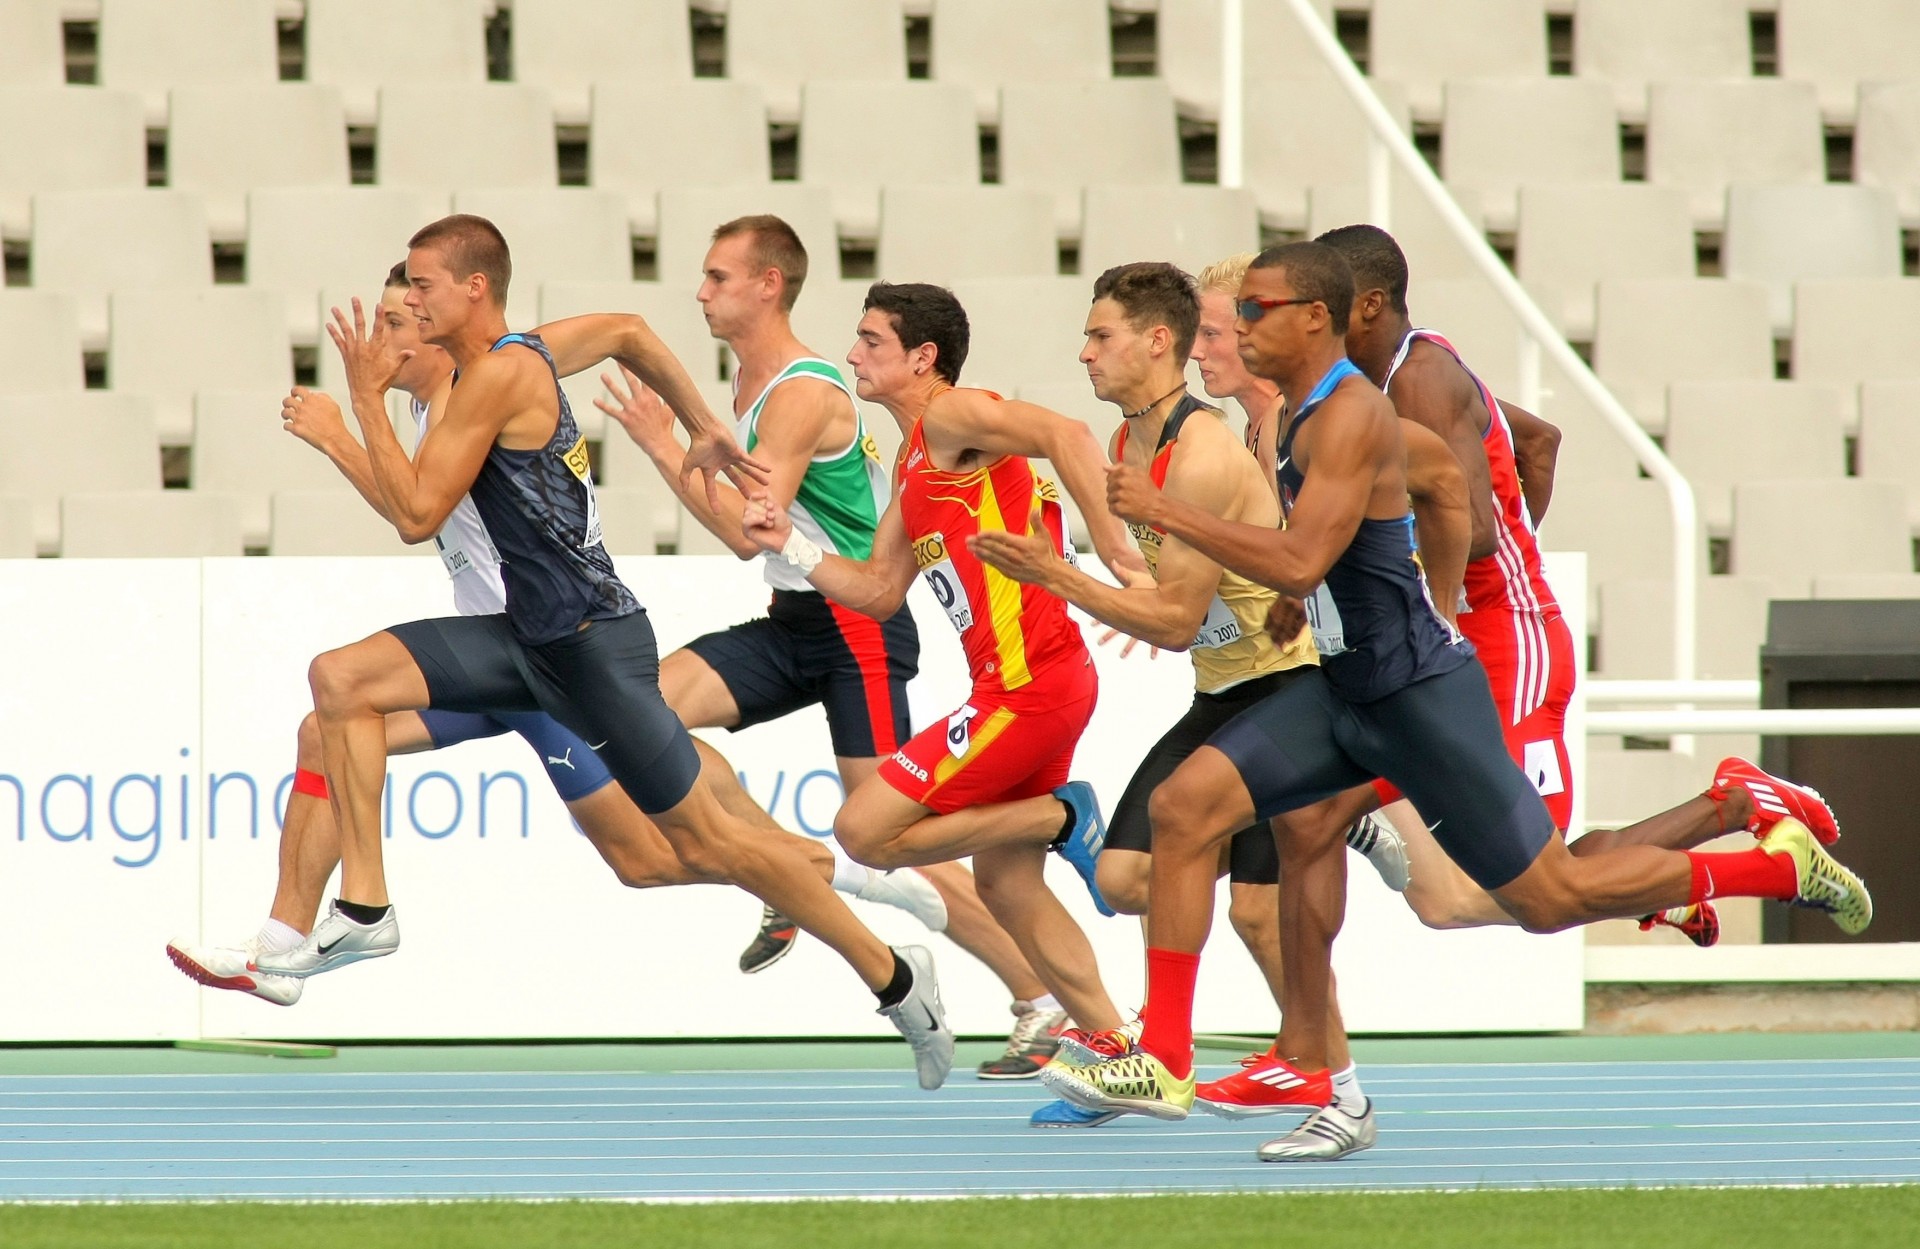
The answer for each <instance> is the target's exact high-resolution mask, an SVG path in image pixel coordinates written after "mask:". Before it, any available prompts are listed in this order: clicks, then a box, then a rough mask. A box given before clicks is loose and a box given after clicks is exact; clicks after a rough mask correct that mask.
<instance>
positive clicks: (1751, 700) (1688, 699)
mask: <svg viewBox="0 0 1920 1249" xmlns="http://www.w3.org/2000/svg"><path fill="white" fill-rule="evenodd" d="M1580 686H1581V688H1582V689H1583V690H1585V691H1586V695H1587V702H1589V703H1605V704H1607V705H1610V706H1611V705H1613V704H1617V703H1739V704H1741V705H1743V706H1758V705H1759V703H1760V682H1758V681H1628V680H1613V681H1607V680H1586V681H1582V682H1581V683H1580Z"/></svg>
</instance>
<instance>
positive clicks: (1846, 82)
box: [1778, 0, 1920, 124]
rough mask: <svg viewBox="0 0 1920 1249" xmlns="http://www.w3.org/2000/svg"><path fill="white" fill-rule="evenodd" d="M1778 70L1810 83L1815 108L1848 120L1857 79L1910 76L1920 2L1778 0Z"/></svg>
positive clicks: (1919, 35)
mask: <svg viewBox="0 0 1920 1249" xmlns="http://www.w3.org/2000/svg"><path fill="white" fill-rule="evenodd" d="M1779 9H1780V13H1779V18H1778V22H1779V40H1780V73H1781V75H1782V76H1783V77H1786V78H1794V79H1800V80H1802V81H1805V82H1809V83H1812V84H1813V85H1814V86H1815V87H1817V88H1818V89H1819V92H1820V109H1821V112H1822V113H1823V114H1825V115H1826V117H1827V118H1828V119H1829V120H1831V121H1834V122H1838V123H1842V124H1845V123H1850V122H1852V120H1853V115H1854V103H1855V99H1856V94H1855V93H1856V89H1857V88H1858V86H1859V85H1860V84H1861V83H1867V82H1874V81H1878V80H1884V79H1895V78H1911V77H1912V76H1913V74H1914V72H1915V71H1914V55H1913V54H1914V49H1916V48H1920V8H1916V7H1915V6H1914V5H1913V4H1911V3H1909V2H1908V0H1845V3H1834V0H1779Z"/></svg>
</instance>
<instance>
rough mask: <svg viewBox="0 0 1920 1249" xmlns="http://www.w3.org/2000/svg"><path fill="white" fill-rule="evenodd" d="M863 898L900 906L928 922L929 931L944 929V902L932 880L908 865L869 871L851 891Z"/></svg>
mask: <svg viewBox="0 0 1920 1249" xmlns="http://www.w3.org/2000/svg"><path fill="white" fill-rule="evenodd" d="M853 896H854V897H856V898H858V899H860V900H861V901H862V902H878V903H880V904H881V905H882V906H894V907H899V908H900V909H901V910H903V911H905V912H906V913H907V914H909V915H911V916H913V917H914V918H915V919H917V920H919V921H920V922H921V923H922V924H925V925H926V926H927V931H928V932H945V931H946V930H947V903H946V900H945V899H943V898H942V897H941V896H940V891H939V890H938V889H935V888H934V887H933V882H932V881H930V880H928V879H927V878H926V877H925V876H922V875H921V874H920V873H918V872H916V871H914V870H913V869H912V868H910V867H903V868H900V869H899V870H897V871H892V872H879V871H869V872H868V873H867V883H866V884H864V885H862V886H860V888H859V890H858V891H856V892H855V893H854V895H853Z"/></svg>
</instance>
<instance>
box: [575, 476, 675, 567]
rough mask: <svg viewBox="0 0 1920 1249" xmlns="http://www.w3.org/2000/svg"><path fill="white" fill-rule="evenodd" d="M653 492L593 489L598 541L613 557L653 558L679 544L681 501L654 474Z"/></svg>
mask: <svg viewBox="0 0 1920 1249" xmlns="http://www.w3.org/2000/svg"><path fill="white" fill-rule="evenodd" d="M654 481H655V483H656V485H655V488H651V489H648V488H628V487H622V486H596V487H595V488H594V491H593V497H594V502H595V503H597V504H598V505H599V508H600V532H601V539H600V540H601V541H602V542H604V543H606V546H607V551H608V553H609V554H611V555H614V556H616V557H617V556H621V555H654V554H657V553H658V552H659V549H660V547H661V546H662V545H664V544H667V543H670V542H674V541H677V540H678V537H679V532H680V519H679V517H680V500H679V499H677V498H675V497H674V493H673V491H672V490H670V489H668V488H667V483H666V482H664V481H661V480H660V478H659V476H658V474H655V476H654Z"/></svg>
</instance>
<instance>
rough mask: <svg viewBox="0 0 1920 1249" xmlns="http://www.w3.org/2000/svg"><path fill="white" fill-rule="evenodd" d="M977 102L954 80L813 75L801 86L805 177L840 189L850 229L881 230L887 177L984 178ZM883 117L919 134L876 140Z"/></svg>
mask: <svg viewBox="0 0 1920 1249" xmlns="http://www.w3.org/2000/svg"><path fill="white" fill-rule="evenodd" d="M973 107H974V106H973V97H972V96H971V94H969V92H968V91H967V89H966V88H965V87H963V86H960V85H958V84H952V83H929V82H896V83H847V82H817V83H809V84H808V85H807V87H806V89H805V90H803V91H802V92H801V94H800V180H801V181H802V182H806V183H810V184H812V185H814V186H818V187H821V188H823V189H825V190H826V191H827V192H829V193H830V194H831V195H832V197H833V215H834V220H835V221H836V223H837V224H838V226H839V232H840V234H841V236H842V237H846V238H855V239H871V238H874V237H876V236H877V235H878V234H879V232H880V187H881V185H882V184H883V183H889V182H898V183H922V184H926V183H935V184H952V185H956V186H978V185H979V183H980V137H979V131H978V130H977V129H976V127H975V124H974V118H973ZM882 118H884V119H885V125H886V127H887V128H888V129H890V130H891V131H892V132H893V133H896V134H902V135H911V136H913V137H912V140H911V141H910V142H904V143H888V142H878V141H876V135H875V125H876V123H877V122H878V121H879V120H880V119H882Z"/></svg>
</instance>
